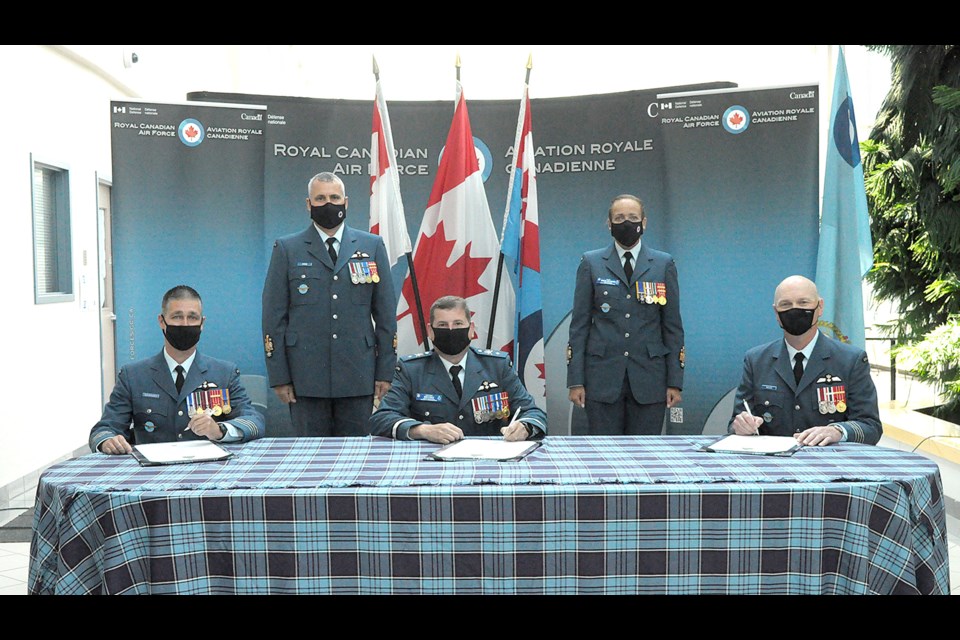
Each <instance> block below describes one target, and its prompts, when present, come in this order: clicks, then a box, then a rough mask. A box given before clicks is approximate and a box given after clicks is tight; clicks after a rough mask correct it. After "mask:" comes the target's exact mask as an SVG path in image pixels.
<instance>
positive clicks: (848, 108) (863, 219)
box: [817, 48, 873, 349]
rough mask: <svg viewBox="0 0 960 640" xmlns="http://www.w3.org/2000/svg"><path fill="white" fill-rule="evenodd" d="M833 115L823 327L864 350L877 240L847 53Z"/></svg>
mask: <svg viewBox="0 0 960 640" xmlns="http://www.w3.org/2000/svg"><path fill="white" fill-rule="evenodd" d="M830 113H831V121H830V134H829V137H828V139H827V159H826V170H825V172H824V177H823V206H822V208H821V210H820V246H819V250H818V251H817V289H818V290H819V292H820V296H821V297H822V298H823V302H824V305H823V318H822V319H821V320H820V323H821V325H822V326H826V327H827V328H829V329H830V330H832V332H833V333H834V335H835V336H836V337H837V338H838V339H840V340H842V341H844V342H849V343H851V344H853V345H854V346H857V347H860V348H861V349H863V348H864V343H865V340H864V337H865V336H864V333H865V332H864V326H863V289H862V281H863V276H864V275H866V273H867V271H869V270H870V267H871V266H873V241H872V239H871V237H870V216H869V214H868V213H867V196H866V191H865V190H864V185H863V164H861V162H860V145H859V142H858V139H857V121H856V119H854V116H853V98H851V96H850V82H849V80H848V79H847V65H846V62H845V61H844V57H843V49H842V48H841V49H840V57H839V59H838V60H837V73H836V78H835V80H834V89H833V104H832V106H831V109H830Z"/></svg>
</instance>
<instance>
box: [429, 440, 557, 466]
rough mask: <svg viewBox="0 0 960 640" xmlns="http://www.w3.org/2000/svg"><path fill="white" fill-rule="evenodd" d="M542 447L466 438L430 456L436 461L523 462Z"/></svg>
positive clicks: (532, 444) (522, 441)
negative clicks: (525, 457) (527, 456)
mask: <svg viewBox="0 0 960 640" xmlns="http://www.w3.org/2000/svg"><path fill="white" fill-rule="evenodd" d="M539 446H540V443H539V442H530V441H528V440H521V441H519V442H507V441H506V440H486V439H483V438H466V439H464V440H457V441H456V442H454V443H452V444H448V445H447V446H445V447H441V448H440V449H437V450H436V451H434V452H433V453H431V454H430V456H429V457H430V458H432V459H434V460H442V461H445V462H446V461H451V460H498V461H501V462H506V461H508V460H522V459H523V457H524V456H526V455H527V454H528V453H530V452H531V451H533V450H534V449H536V448H537V447H539Z"/></svg>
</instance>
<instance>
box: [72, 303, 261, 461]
mask: <svg viewBox="0 0 960 640" xmlns="http://www.w3.org/2000/svg"><path fill="white" fill-rule="evenodd" d="M205 320H206V318H205V317H204V315H203V302H202V301H201V300H200V294H199V293H197V292H196V290H195V289H193V288H192V287H188V286H187V285H179V286H176V287H173V288H172V289H170V290H169V291H167V292H166V294H164V296H163V301H162V302H161V304H160V315H159V316H157V324H159V325H160V330H161V331H162V332H163V349H162V350H161V351H160V353H158V354H157V355H155V356H153V357H150V358H144V359H143V360H138V361H137V362H133V363H131V364H128V365H124V366H123V368H122V369H120V373H118V374H117V384H116V386H115V387H114V388H113V392H112V393H111V394H110V401H109V402H107V404H106V406H105V407H104V408H103V417H101V418H100V421H99V422H98V423H97V424H95V425H94V426H93V428H92V429H91V430H90V450H91V451H94V452H96V451H99V452H101V453H107V454H112V455H118V454H124V453H130V452H131V451H132V450H133V446H132V445H135V444H149V443H155V442H182V441H184V440H203V439H207V440H213V441H215V442H247V441H249V440H254V439H256V438H260V437H262V436H263V433H264V426H263V416H261V415H260V412H259V411H257V410H256V409H255V408H254V407H253V405H252V404H251V403H250V399H249V398H248V397H247V392H246V390H244V388H243V385H242V384H241V383H240V370H239V369H238V368H237V365H235V364H233V363H232V362H226V361H224V360H218V359H216V358H211V357H210V356H207V355H203V354H201V353H198V352H197V342H199V341H200V332H201V331H203V323H204V321H205Z"/></svg>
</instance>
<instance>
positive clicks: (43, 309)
mask: <svg viewBox="0 0 960 640" xmlns="http://www.w3.org/2000/svg"><path fill="white" fill-rule="evenodd" d="M0 86H2V87H3V96H4V98H3V101H2V102H0V121H3V122H6V123H8V125H7V131H6V132H5V134H4V141H3V145H2V146H0V176H3V194H4V196H5V197H6V198H8V200H7V204H6V205H5V215H4V217H3V222H2V223H0V238H2V243H3V250H2V252H0V261H2V263H0V264H2V269H3V276H2V281H3V292H4V296H3V297H4V300H5V302H6V303H7V308H6V309H5V313H2V314H0V335H2V340H3V350H4V352H5V358H4V361H3V365H2V366H3V369H4V374H3V376H2V379H3V380H4V381H5V382H6V384H5V385H4V391H5V401H4V406H5V410H4V416H3V420H2V421H0V487H2V486H4V485H5V484H7V483H9V482H10V481H11V480H13V479H15V478H20V477H22V476H24V475H26V474H27V473H29V472H31V471H33V470H35V469H37V468H39V467H41V466H43V465H45V464H46V463H48V462H49V461H51V460H54V459H56V458H57V457H59V456H62V455H64V454H67V453H69V452H70V451H72V450H74V449H76V448H78V447H80V446H82V445H83V444H84V443H85V442H86V440H87V435H88V434H89V431H90V427H91V426H92V425H93V423H94V422H96V420H97V419H98V417H99V415H100V410H101V405H100V388H101V382H100V329H99V326H100V325H99V322H100V319H99V312H98V307H99V300H98V296H99V291H98V287H97V277H98V276H97V217H96V214H97V211H96V198H97V190H96V177H95V176H96V175H97V173H98V172H99V174H100V175H101V176H103V177H106V178H109V176H110V129H109V99H110V96H111V93H110V91H111V89H110V88H109V87H108V86H107V85H106V83H104V82H103V81H102V80H100V79H98V78H96V77H95V76H93V75H91V74H90V73H89V72H87V71H84V70H82V69H80V68H78V67H77V66H76V65H75V64H74V63H72V62H69V61H67V60H65V59H64V58H63V57H62V56H61V55H60V54H58V53H56V52H55V51H52V50H50V49H47V48H45V47H42V46H34V45H22V46H4V47H0ZM31 153H33V154H34V157H35V159H37V160H42V161H44V162H48V163H55V164H60V163H62V164H64V165H65V166H66V167H67V168H69V170H70V214H71V226H72V237H73V286H74V293H75V299H74V301H73V302H64V303H55V304H41V305H37V304H35V303H34V284H33V229H32V216H31V182H32V176H31V172H30V165H29V158H30V154H31ZM84 253H86V264H84ZM84 278H85V279H86V282H87V284H85V285H82V284H81V280H82V279H84ZM85 295H86V296H87V297H86V300H87V302H88V303H89V305H90V310H88V311H84V310H81V303H82V300H83V298H84V296H85Z"/></svg>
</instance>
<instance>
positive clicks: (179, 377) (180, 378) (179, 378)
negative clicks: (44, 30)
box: [173, 365, 183, 393]
mask: <svg viewBox="0 0 960 640" xmlns="http://www.w3.org/2000/svg"><path fill="white" fill-rule="evenodd" d="M173 370H174V371H176V372H177V382H176V385H177V393H180V390H181V389H183V367H181V366H180V365H177V366H176V367H174V369H173Z"/></svg>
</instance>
